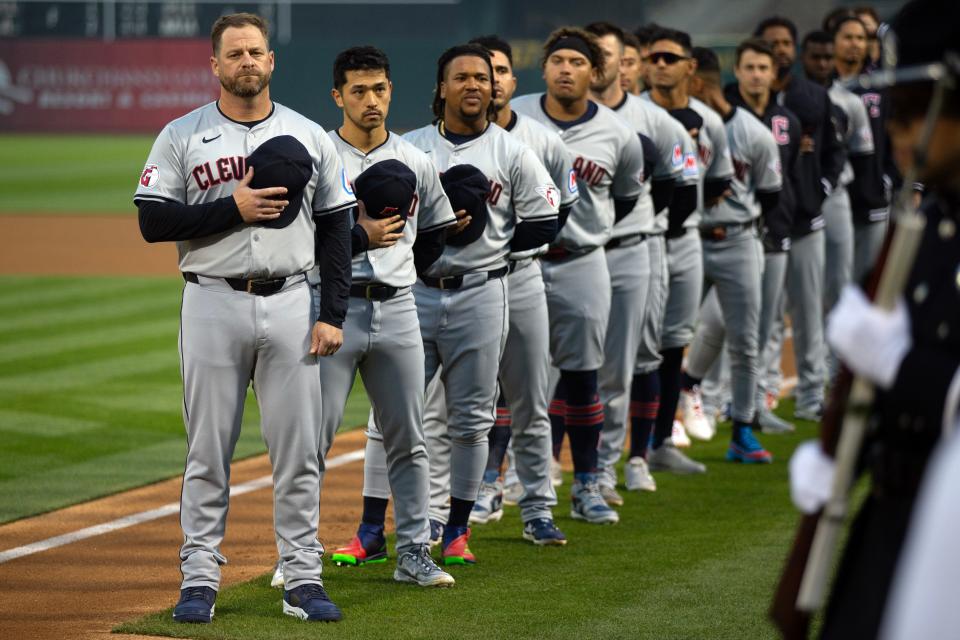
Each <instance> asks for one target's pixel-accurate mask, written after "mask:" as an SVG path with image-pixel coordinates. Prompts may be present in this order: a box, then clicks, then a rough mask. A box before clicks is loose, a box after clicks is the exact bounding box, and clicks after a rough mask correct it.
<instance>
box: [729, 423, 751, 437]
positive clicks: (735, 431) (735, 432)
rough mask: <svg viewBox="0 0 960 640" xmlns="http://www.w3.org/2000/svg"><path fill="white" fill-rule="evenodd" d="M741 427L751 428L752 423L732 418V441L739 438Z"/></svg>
mask: <svg viewBox="0 0 960 640" xmlns="http://www.w3.org/2000/svg"><path fill="white" fill-rule="evenodd" d="M743 427H746V428H747V429H752V428H753V425H751V424H750V423H748V422H743V421H742V420H734V421H733V437H732V440H734V441H739V440H740V429H742V428H743Z"/></svg>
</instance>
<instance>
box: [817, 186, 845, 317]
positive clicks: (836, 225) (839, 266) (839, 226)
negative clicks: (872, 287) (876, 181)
mask: <svg viewBox="0 0 960 640" xmlns="http://www.w3.org/2000/svg"><path fill="white" fill-rule="evenodd" d="M821 211H822V212H823V220H824V223H825V225H826V226H825V227H824V229H823V232H824V240H825V242H826V247H825V254H824V260H825V262H824V279H823V308H824V310H825V311H827V312H829V311H830V309H833V305H835V304H836V303H837V298H839V297H840V291H841V290H842V289H843V287H844V286H846V285H847V283H849V282H850V280H851V278H852V277H853V212H852V211H851V209H850V196H849V194H848V193H847V189H846V187H843V186H838V187H837V188H836V189H834V190H833V192H832V193H831V194H830V195H829V196H827V199H826V200H824V201H823V206H822V208H821Z"/></svg>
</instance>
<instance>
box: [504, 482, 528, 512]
mask: <svg viewBox="0 0 960 640" xmlns="http://www.w3.org/2000/svg"><path fill="white" fill-rule="evenodd" d="M523 493H524V491H523V485H522V484H520V483H519V482H513V483H510V484H508V485H507V486H505V487H504V488H503V504H507V505H510V506H511V507H515V506H517V505H518V504H519V503H520V501H521V500H523Z"/></svg>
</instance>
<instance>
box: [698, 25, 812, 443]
mask: <svg viewBox="0 0 960 640" xmlns="http://www.w3.org/2000/svg"><path fill="white" fill-rule="evenodd" d="M775 70H776V62H775V61H774V57H773V50H772V49H770V46H769V45H768V44H767V43H766V42H765V41H763V40H760V39H759V38H750V39H748V40H744V41H743V42H741V43H740V45H739V46H738V47H737V50H736V64H735V66H734V75H736V78H737V82H735V83H731V84H729V85H727V87H726V89H725V94H726V97H727V100H729V101H730V103H731V104H734V105H736V106H738V107H741V108H743V109H746V110H748V111H750V112H751V113H752V114H753V115H755V116H756V117H758V118H760V120H761V121H762V122H763V124H765V125H766V126H767V128H768V129H769V130H770V131H771V132H772V133H773V138H774V140H775V141H776V143H777V148H778V150H779V152H780V171H781V175H782V176H790V175H793V172H794V170H795V167H796V163H797V158H798V157H799V155H800V135H801V133H800V121H799V120H798V119H797V116H796V115H794V114H793V112H792V111H790V110H789V109H787V108H786V107H782V106H780V105H779V104H777V103H776V101H774V100H773V99H772V98H771V94H770V87H771V86H772V84H773V80H774V77H775V75H774V74H775ZM795 203H796V197H795V196H794V193H793V182H792V181H791V180H790V179H789V178H786V179H783V180H782V188H781V190H780V200H779V202H778V203H777V206H776V207H775V208H773V209H772V210H770V211H767V212H765V213H764V214H763V217H762V221H761V227H760V229H761V234H760V237H761V240H762V243H763V280H762V293H761V296H760V299H761V302H760V322H759V328H758V332H757V335H758V339H757V346H758V356H759V355H761V354H762V349H763V346H764V345H765V344H767V341H768V338H769V336H770V332H771V330H772V328H773V322H774V319H775V318H776V316H777V315H778V314H779V313H780V308H781V305H782V302H783V283H784V277H785V274H786V270H787V252H788V251H789V250H790V228H791V226H792V224H793V210H794V207H795V206H796V204H795ZM700 321H701V322H706V319H705V318H704V317H703V316H702V315H701V319H700ZM759 363H760V360H759V358H758V364H759ZM758 372H759V368H758ZM764 391H765V390H764V388H763V387H762V386H761V385H759V384H758V386H757V402H756V408H757V420H756V421H757V424H759V425H760V427H761V428H762V429H763V432H764V433H785V432H790V431H793V430H794V425H793V424H792V423H790V422H787V421H786V420H783V419H782V418H780V417H779V416H777V415H776V414H774V413H773V411H772V408H773V407H771V406H770V405H769V404H768V402H767V397H766V394H765V392H764Z"/></svg>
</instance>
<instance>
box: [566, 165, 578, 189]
mask: <svg viewBox="0 0 960 640" xmlns="http://www.w3.org/2000/svg"><path fill="white" fill-rule="evenodd" d="M567 191H568V192H569V193H571V194H574V193H577V170H576V169H570V173H568V174H567Z"/></svg>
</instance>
